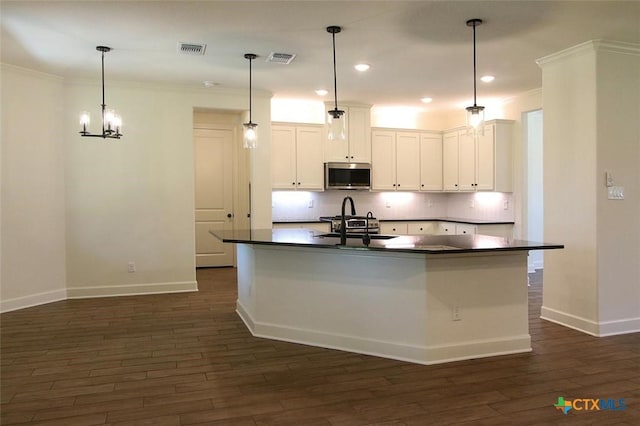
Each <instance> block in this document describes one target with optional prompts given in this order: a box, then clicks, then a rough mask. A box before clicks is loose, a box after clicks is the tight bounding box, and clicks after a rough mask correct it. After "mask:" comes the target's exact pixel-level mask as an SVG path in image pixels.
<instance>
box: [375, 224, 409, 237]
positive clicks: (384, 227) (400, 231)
mask: <svg viewBox="0 0 640 426" xmlns="http://www.w3.org/2000/svg"><path fill="white" fill-rule="evenodd" d="M380 233H381V234H396V235H407V234H408V233H409V232H408V228H407V223H406V222H381V223H380Z"/></svg>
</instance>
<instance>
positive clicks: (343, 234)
mask: <svg viewBox="0 0 640 426" xmlns="http://www.w3.org/2000/svg"><path fill="white" fill-rule="evenodd" d="M347 200H349V202H350V203H351V216H355V215H356V205H355V204H354V203H353V198H351V197H349V196H346V197H344V200H342V209H341V210H340V245H342V246H343V245H345V244H346V243H347V221H346V220H345V219H346V218H345V216H344V209H345V207H346V205H347Z"/></svg>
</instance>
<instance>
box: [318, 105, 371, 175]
mask: <svg viewBox="0 0 640 426" xmlns="http://www.w3.org/2000/svg"><path fill="white" fill-rule="evenodd" d="M333 107H334V105H332V104H330V103H325V108H327V110H328V109H331V108H333ZM339 108H340V109H343V110H344V111H345V116H346V123H347V135H346V136H347V140H345V141H331V142H329V141H328V140H326V137H325V138H324V161H325V162H347V163H371V107H370V106H362V105H343V104H340V105H339Z"/></svg>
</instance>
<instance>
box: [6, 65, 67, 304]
mask: <svg viewBox="0 0 640 426" xmlns="http://www.w3.org/2000/svg"><path fill="white" fill-rule="evenodd" d="M1 73H2V144H1V145H2V151H1V153H2V154H1V156H2V191H1V192H2V200H1V211H2V213H1V218H2V225H1V226H2V227H1V232H2V233H1V241H2V251H1V262H0V263H1V277H0V281H1V283H0V295H1V297H0V311H2V312H5V311H10V310H13V309H18V308H21V307H27V306H32V305H37V304H41V303H46V302H52V301H55V300H61V299H64V298H65V297H66V288H65V284H66V275H65V216H64V212H65V204H64V199H65V196H64V185H65V181H64V158H63V154H64V140H65V137H64V133H63V129H64V126H63V123H62V120H61V115H62V109H63V107H64V105H63V99H64V96H63V94H64V90H63V83H62V80H61V79H59V78H57V77H52V76H49V75H46V74H41V73H36V72H33V71H29V70H24V69H21V68H16V67H12V66H8V65H4V64H3V65H2V68H1Z"/></svg>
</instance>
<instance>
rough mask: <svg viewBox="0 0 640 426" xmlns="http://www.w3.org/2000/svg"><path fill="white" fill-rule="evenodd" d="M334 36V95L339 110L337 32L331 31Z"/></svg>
mask: <svg viewBox="0 0 640 426" xmlns="http://www.w3.org/2000/svg"><path fill="white" fill-rule="evenodd" d="M331 36H332V38H333V95H334V100H335V105H336V111H337V110H338V77H337V72H336V33H335V32H333V33H331Z"/></svg>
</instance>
